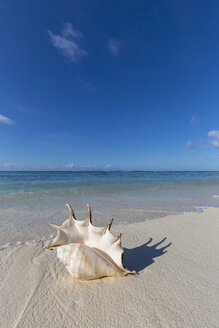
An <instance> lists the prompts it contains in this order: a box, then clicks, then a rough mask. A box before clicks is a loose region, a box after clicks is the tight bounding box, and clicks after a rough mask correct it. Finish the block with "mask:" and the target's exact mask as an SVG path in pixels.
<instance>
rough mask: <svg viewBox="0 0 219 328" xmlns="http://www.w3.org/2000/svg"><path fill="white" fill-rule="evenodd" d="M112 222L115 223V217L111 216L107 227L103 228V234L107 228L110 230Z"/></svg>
mask: <svg viewBox="0 0 219 328" xmlns="http://www.w3.org/2000/svg"><path fill="white" fill-rule="evenodd" d="M112 223H113V218H111V219H110V220H109V221H108V223H107V225H106V226H105V228H104V229H103V232H102V234H103V235H104V234H105V233H106V232H107V230H110V228H111V225H112Z"/></svg>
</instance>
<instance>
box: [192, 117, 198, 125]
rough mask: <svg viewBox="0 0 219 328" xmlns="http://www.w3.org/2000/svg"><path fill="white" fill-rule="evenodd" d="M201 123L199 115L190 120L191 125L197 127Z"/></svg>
mask: <svg viewBox="0 0 219 328" xmlns="http://www.w3.org/2000/svg"><path fill="white" fill-rule="evenodd" d="M198 123H199V118H198V116H197V115H192V117H191V119H190V124H191V125H195V124H198Z"/></svg>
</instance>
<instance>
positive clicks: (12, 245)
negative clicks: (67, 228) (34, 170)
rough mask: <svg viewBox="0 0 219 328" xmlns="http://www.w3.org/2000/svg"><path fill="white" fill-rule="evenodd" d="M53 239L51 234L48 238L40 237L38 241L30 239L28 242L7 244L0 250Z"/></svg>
mask: <svg viewBox="0 0 219 328" xmlns="http://www.w3.org/2000/svg"><path fill="white" fill-rule="evenodd" d="M54 237H55V234H51V235H49V237H48V236H47V237H46V236H45V237H42V238H40V239H30V240H25V241H19V240H18V241H14V242H9V243H6V244H4V245H0V250H3V249H6V248H10V247H15V246H20V245H30V244H34V243H40V242H43V241H46V240H49V239H52V238H54Z"/></svg>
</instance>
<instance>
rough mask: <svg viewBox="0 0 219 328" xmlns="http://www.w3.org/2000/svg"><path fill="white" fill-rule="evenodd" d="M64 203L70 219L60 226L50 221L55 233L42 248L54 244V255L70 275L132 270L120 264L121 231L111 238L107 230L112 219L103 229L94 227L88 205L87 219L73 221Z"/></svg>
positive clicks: (90, 276)
mask: <svg viewBox="0 0 219 328" xmlns="http://www.w3.org/2000/svg"><path fill="white" fill-rule="evenodd" d="M66 206H67V207H68V209H69V212H70V218H69V219H67V220H66V221H65V222H63V224H62V226H57V225H54V224H51V226H52V227H53V228H55V229H57V231H58V233H57V236H56V237H55V239H54V240H53V241H52V243H51V244H50V245H48V246H45V248H46V249H53V248H54V247H57V257H58V258H59V260H60V261H61V262H62V263H63V264H64V265H65V266H66V269H67V270H68V271H69V273H70V274H71V276H72V277H73V278H78V279H81V280H90V279H96V278H101V277H121V276H125V275H128V274H134V273H136V272H135V271H129V270H128V269H126V268H124V266H123V262H122V261H123V253H124V250H123V248H122V246H121V234H120V235H119V236H118V237H117V238H115V237H114V236H113V235H112V234H111V232H110V227H111V225H112V221H113V219H110V220H109V222H108V224H107V225H106V227H105V228H99V227H95V226H93V225H92V221H91V209H90V206H89V204H88V205H87V206H88V213H87V219H86V220H84V221H79V220H76V217H75V214H74V212H73V210H72V208H71V206H70V205H69V204H66Z"/></svg>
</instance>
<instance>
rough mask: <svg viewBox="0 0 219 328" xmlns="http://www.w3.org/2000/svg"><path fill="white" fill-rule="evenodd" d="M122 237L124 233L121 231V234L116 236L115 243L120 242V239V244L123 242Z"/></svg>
mask: <svg viewBox="0 0 219 328" xmlns="http://www.w3.org/2000/svg"><path fill="white" fill-rule="evenodd" d="M121 237H122V233H121V232H120V234H119V235H118V236H117V237H116V239H115V241H114V243H118V241H119V244H120V243H121Z"/></svg>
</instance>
